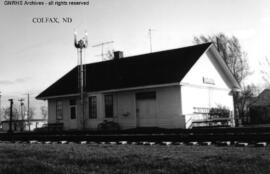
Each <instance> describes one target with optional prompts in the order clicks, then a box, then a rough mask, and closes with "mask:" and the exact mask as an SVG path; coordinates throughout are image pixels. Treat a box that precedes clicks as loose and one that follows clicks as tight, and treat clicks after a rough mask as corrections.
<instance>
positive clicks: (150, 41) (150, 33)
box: [148, 28, 155, 53]
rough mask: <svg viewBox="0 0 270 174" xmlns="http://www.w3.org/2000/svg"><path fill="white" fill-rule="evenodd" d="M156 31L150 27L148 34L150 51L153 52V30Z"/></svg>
mask: <svg viewBox="0 0 270 174" xmlns="http://www.w3.org/2000/svg"><path fill="white" fill-rule="evenodd" d="M153 31H155V30H153V29H151V28H150V29H149V30H148V34H149V44H150V53H152V32H153Z"/></svg>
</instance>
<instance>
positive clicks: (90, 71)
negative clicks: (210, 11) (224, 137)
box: [36, 43, 240, 130]
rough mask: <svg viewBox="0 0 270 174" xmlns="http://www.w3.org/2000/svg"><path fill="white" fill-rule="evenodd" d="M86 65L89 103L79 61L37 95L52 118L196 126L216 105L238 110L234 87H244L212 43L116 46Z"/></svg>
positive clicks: (83, 123) (72, 124) (73, 122)
mask: <svg viewBox="0 0 270 174" xmlns="http://www.w3.org/2000/svg"><path fill="white" fill-rule="evenodd" d="M84 68H85V79H86V85H85V88H84V91H85V93H84V102H83V103H84V107H82V104H81V103H80V93H79V88H78V66H77V67H75V68H73V69H72V70H71V71H70V72H68V73H67V74H65V75H64V76H63V77H62V78H60V79H59V80H57V81H56V82H55V83H54V84H52V85H51V86H50V87H48V88H47V89H46V90H44V91H43V92H42V93H40V94H39V95H38V96H37V97H36V98H37V99H41V100H47V101H48V124H54V123H57V124H58V123H60V124H62V125H63V128H64V129H65V130H70V129H82V128H83V127H85V128H87V129H97V126H98V124H100V123H101V122H103V121H104V120H107V121H114V122H116V123H118V124H119V125H120V127H121V129H129V128H137V127H160V128H191V127H192V125H193V122H194V121H196V120H202V119H206V118H205V117H204V116H205V113H207V112H208V111H209V109H210V108H212V107H217V106H222V107H226V108H228V109H229V110H230V111H231V112H233V109H234V104H233V97H232V93H233V92H234V91H237V90H239V88H240V86H239V84H238V83H237V81H236V80H235V78H234V76H233V75H232V73H231V72H230V70H229V68H228V67H227V65H226V64H225V62H224V60H223V59H222V58H221V56H220V55H219V53H218V51H217V49H216V48H215V46H214V45H213V44H212V43H205V44H199V45H194V46H189V47H184V48H179V49H173V50H166V51H160V52H154V53H148V54H143V55H137V56H131V57H123V54H122V53H121V52H116V53H115V57H114V59H112V60H108V61H103V62H97V63H91V64H85V65H84ZM82 108H84V111H83V109H82ZM82 112H84V117H83V116H82V115H83V114H82ZM230 121H231V122H230V124H231V125H233V116H232V117H231V118H230Z"/></svg>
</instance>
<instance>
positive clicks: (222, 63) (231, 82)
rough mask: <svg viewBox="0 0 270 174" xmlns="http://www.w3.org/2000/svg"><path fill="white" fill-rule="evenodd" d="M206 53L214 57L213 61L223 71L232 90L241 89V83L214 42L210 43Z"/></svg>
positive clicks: (222, 73)
mask: <svg viewBox="0 0 270 174" xmlns="http://www.w3.org/2000/svg"><path fill="white" fill-rule="evenodd" d="M206 53H207V54H209V55H210V57H211V58H212V59H211V60H212V61H214V62H213V63H215V64H216V65H217V66H218V67H219V69H218V71H219V72H220V73H221V75H222V76H223V77H224V78H225V79H227V81H226V83H227V85H228V86H230V88H231V89H232V91H240V89H241V85H240V84H239V83H238V82H237V80H236V79H235V77H234V76H233V74H232V72H231V71H230V69H229V67H228V65H227V64H226V63H225V61H224V60H223V58H222V57H221V56H220V54H219V52H218V50H217V49H216V47H215V45H214V44H211V45H210V47H209V49H208V50H207V52H206Z"/></svg>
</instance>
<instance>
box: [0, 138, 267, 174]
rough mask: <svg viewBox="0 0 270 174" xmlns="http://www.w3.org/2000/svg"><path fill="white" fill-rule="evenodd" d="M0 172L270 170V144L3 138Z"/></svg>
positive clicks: (0, 150) (209, 171)
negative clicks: (59, 141) (110, 142)
mask: <svg viewBox="0 0 270 174" xmlns="http://www.w3.org/2000/svg"><path fill="white" fill-rule="evenodd" d="M0 173H1V174H2V173H5V174H13V173H16V174H32V173H33V174H44V173H50V174H51V173H60V174H62V173H63V174H69V173H106V174H107V173H124V174H126V173H153V174H157V173H177V174H178V173H187V174H191V173H192V174H193V173H195V174H196V173H211V174H214V173H215V174H216V173H217V174H221V173H230V174H234V173H237V174H239V173H243V174H248V173H250V174H254V173H256V174H257V173H265V174H266V173H267V174H269V173H270V147H261V148H255V147H216V146H186V145H179V146H161V145H154V146H143V145H79V144H63V145H61V144H47V145H44V144H8V143H7V144H5V143H2V144H1V143H0Z"/></svg>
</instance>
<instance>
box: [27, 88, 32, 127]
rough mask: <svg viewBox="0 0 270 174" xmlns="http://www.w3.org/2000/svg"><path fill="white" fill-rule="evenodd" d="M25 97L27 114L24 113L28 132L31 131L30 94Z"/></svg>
mask: <svg viewBox="0 0 270 174" xmlns="http://www.w3.org/2000/svg"><path fill="white" fill-rule="evenodd" d="M26 95H27V112H26V115H27V118H26V120H27V123H28V129H29V131H30V129H31V127H30V126H31V125H30V93H27V94H26Z"/></svg>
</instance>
